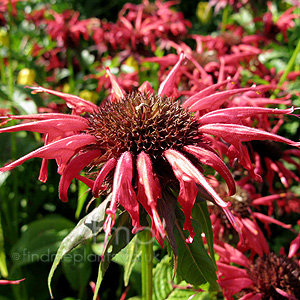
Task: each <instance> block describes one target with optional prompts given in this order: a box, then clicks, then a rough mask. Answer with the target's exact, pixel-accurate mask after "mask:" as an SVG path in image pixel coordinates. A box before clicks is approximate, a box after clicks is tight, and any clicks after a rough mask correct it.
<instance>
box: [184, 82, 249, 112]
mask: <svg viewBox="0 0 300 300" xmlns="http://www.w3.org/2000/svg"><path fill="white" fill-rule="evenodd" d="M254 88H255V87H249V88H240V89H234V90H229V91H223V92H219V93H214V94H211V95H208V96H206V97H204V98H200V99H197V100H196V101H194V103H193V104H192V105H189V106H188V110H189V111H191V112H195V111H198V110H204V109H209V110H214V109H217V108H219V107H220V106H221V105H222V104H223V103H224V102H225V101H226V100H227V99H228V98H229V97H231V96H233V95H236V94H240V93H243V92H246V91H251V90H253V89H254Z"/></svg>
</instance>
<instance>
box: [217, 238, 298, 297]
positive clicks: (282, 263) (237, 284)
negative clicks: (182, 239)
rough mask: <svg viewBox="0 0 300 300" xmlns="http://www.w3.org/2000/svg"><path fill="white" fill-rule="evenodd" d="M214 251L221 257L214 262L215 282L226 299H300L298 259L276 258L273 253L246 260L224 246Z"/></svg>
mask: <svg viewBox="0 0 300 300" xmlns="http://www.w3.org/2000/svg"><path fill="white" fill-rule="evenodd" d="M265 242H266V241H265ZM291 247H292V244H291ZM215 250H216V252H217V253H218V254H219V255H220V260H219V261H218V262H217V266H218V270H219V274H218V277H219V280H218V282H219V284H220V286H221V288H222V289H223V294H224V296H225V299H228V300H229V299H230V300H231V299H234V298H233V296H234V295H238V296H239V299H243V300H246V299H249V300H250V299H251V300H259V299H295V300H296V299H299V297H300V267H299V260H298V259H293V258H292V257H291V255H289V256H288V257H287V256H285V255H284V254H280V255H276V254H275V253H273V252H268V253H265V254H263V255H260V256H258V257H255V258H254V259H249V258H247V257H246V256H245V255H244V254H243V253H241V252H240V251H239V250H237V249H235V248H234V247H232V246H230V245H229V244H225V243H224V244H222V245H215ZM232 263H233V264H235V266H234V265H232ZM236 265H238V266H240V267H238V266H236Z"/></svg>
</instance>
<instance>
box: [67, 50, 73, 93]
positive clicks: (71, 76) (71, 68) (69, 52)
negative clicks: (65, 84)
mask: <svg viewBox="0 0 300 300" xmlns="http://www.w3.org/2000/svg"><path fill="white" fill-rule="evenodd" d="M67 61H68V69H69V85H70V91H69V93H70V94H73V93H74V90H75V79H74V68H73V56H72V53H71V50H70V49H67Z"/></svg>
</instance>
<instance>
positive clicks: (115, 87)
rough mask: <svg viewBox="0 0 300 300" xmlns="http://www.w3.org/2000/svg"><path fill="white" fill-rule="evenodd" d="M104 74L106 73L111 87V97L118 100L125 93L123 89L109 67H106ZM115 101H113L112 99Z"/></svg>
mask: <svg viewBox="0 0 300 300" xmlns="http://www.w3.org/2000/svg"><path fill="white" fill-rule="evenodd" d="M106 74H107V75H108V77H109V79H110V82H111V85H112V88H111V94H112V96H113V99H115V100H117V101H119V100H120V99H123V98H124V97H125V95H126V93H125V91H124V90H123V89H122V88H121V87H120V85H119V83H118V81H117V79H116V77H115V76H114V75H113V74H112V72H111V71H110V69H109V68H108V67H106ZM113 102H115V101H113Z"/></svg>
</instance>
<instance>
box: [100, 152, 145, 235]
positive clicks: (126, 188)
mask: <svg viewBox="0 0 300 300" xmlns="http://www.w3.org/2000/svg"><path fill="white" fill-rule="evenodd" d="M132 175H133V167H132V157H131V154H130V152H128V151H127V152H124V153H123V154H122V155H121V156H120V158H119V159H118V162H117V165H116V169H115V173H114V180H113V190H112V198H111V202H110V206H109V208H108V209H107V210H106V213H107V214H108V216H107V218H106V220H105V223H104V226H103V229H104V231H105V233H106V235H107V236H108V235H110V232H111V228H112V227H113V226H114V223H115V221H114V217H115V214H116V212H117V203H120V204H121V205H122V206H123V207H124V209H125V210H127V211H128V212H129V214H130V216H131V219H132V226H133V229H132V232H133V233H135V232H137V231H138V230H139V229H140V227H141V226H140V221H139V205H138V202H137V199H136V194H135V192H134V190H133V187H132Z"/></svg>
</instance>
